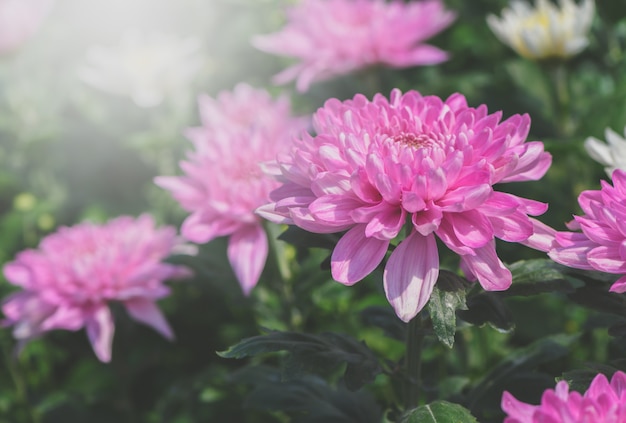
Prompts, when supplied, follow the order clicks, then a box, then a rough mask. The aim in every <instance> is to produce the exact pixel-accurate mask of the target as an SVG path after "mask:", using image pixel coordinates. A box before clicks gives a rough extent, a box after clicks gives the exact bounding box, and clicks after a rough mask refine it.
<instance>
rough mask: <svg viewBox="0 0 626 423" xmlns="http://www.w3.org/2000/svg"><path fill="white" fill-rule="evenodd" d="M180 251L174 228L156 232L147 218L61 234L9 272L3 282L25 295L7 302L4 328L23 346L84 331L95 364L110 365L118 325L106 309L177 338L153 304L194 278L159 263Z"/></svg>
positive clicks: (178, 268) (71, 229)
mask: <svg viewBox="0 0 626 423" xmlns="http://www.w3.org/2000/svg"><path fill="white" fill-rule="evenodd" d="M176 245H177V240H176V231H175V229H174V228H171V227H163V228H160V229H157V228H155V225H154V221H153V219H152V217H150V216H149V215H143V216H140V217H139V218H137V219H134V218H131V217H118V218H116V219H114V220H111V221H110V222H108V223H106V224H104V225H96V224H93V223H82V224H78V225H76V226H73V227H64V228H60V229H59V230H58V231H57V232H56V233H53V234H51V235H48V236H47V237H45V238H44V239H43V240H42V241H41V243H40V245H39V248H38V249H36V250H25V251H22V252H21V253H19V254H18V255H17V257H16V259H15V260H14V261H12V262H10V263H7V264H6V265H5V266H4V276H5V277H6V279H7V280H8V281H9V282H10V283H12V284H14V285H17V286H19V287H21V288H22V290H21V291H18V292H16V293H14V294H12V295H10V296H9V297H8V298H6V299H5V300H4V303H3V305H2V311H3V313H4V315H5V316H6V320H5V321H4V324H5V325H13V326H14V329H13V335H14V336H15V338H17V339H18V340H21V341H22V342H26V341H28V340H30V339H32V338H35V337H37V336H39V335H41V334H42V333H44V332H46V331H50V330H53V329H66V330H78V329H80V328H82V327H86V329H87V335H88V336H89V340H90V341H91V344H92V346H93V349H94V351H95V353H96V355H97V356H98V358H99V359H100V360H102V361H109V360H110V359H111V344H112V341H113V332H114V323H113V316H112V315H111V311H110V309H109V306H108V304H109V302H112V301H117V302H120V303H122V304H123V305H124V306H125V308H126V310H127V311H128V313H129V314H130V316H131V317H133V318H134V319H135V320H137V321H139V322H142V323H144V324H147V325H149V326H151V327H153V328H154V329H155V330H157V331H158V332H159V333H161V334H162V335H163V336H165V337H166V338H168V339H172V338H173V333H172V330H171V328H170V326H169V325H168V323H167V321H166V320H165V318H164V316H163V314H162V313H161V311H160V310H159V309H158V308H157V306H156V304H155V301H156V300H157V299H159V298H163V297H165V296H167V295H168V294H169V288H167V287H166V286H165V285H164V284H163V281H165V280H167V279H171V278H178V277H184V276H187V275H189V271H188V270H187V269H186V268H184V267H181V266H175V265H172V264H168V263H163V262H162V260H163V259H164V258H166V257H167V256H169V255H170V254H171V253H172V250H173V248H174V247H175V246H176Z"/></svg>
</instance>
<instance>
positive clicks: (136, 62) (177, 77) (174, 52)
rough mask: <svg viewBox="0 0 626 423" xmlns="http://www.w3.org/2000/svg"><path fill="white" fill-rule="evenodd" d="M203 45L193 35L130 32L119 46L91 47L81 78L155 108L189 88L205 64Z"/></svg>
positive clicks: (98, 87) (82, 68) (140, 104)
mask: <svg viewBox="0 0 626 423" xmlns="http://www.w3.org/2000/svg"><path fill="white" fill-rule="evenodd" d="M200 48H201V45H200V42H199V40H198V39H196V38H193V37H187V38H182V37H178V36H174V35H167V34H158V33H150V34H148V33H143V32H139V31H129V32H127V33H125V34H124V35H123V36H122V38H121V40H120V43H119V44H118V45H116V46H108V47H105V46H93V47H91V48H90V49H89V50H88V51H87V55H86V63H85V64H84V65H83V66H82V67H81V68H80V69H79V71H78V72H79V77H80V78H81V79H82V80H83V81H84V82H86V83H87V84H89V85H91V86H93V87H95V88H97V89H100V90H102V91H104V92H108V93H111V94H115V95H120V96H128V97H130V98H131V99H132V100H133V102H135V104H137V105H138V106H140V107H154V106H157V105H159V104H161V103H162V102H163V99H164V98H165V97H166V96H168V95H177V94H181V93H182V92H185V91H187V90H188V89H189V85H190V83H191V81H192V80H193V78H194V76H195V75H196V73H197V72H198V70H199V69H200V66H201V64H202V60H201V56H200Z"/></svg>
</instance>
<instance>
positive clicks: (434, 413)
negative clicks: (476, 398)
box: [400, 401, 477, 423]
mask: <svg viewBox="0 0 626 423" xmlns="http://www.w3.org/2000/svg"><path fill="white" fill-rule="evenodd" d="M476 422H477V421H476V418H475V417H474V416H472V414H471V413H470V412H469V410H467V409H465V408H463V407H462V406H460V405H458V404H453V403H450V402H447V401H435V402H433V403H430V404H427V405H422V406H421V407H417V408H415V409H413V410H410V411H409V412H408V413H406V414H405V415H404V417H402V419H401V420H400V423H476Z"/></svg>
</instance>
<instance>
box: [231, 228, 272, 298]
mask: <svg viewBox="0 0 626 423" xmlns="http://www.w3.org/2000/svg"><path fill="white" fill-rule="evenodd" d="M227 253H228V260H229V261H230V265H231V266H232V268H233V271H234V272H235V275H236V276H237V279H238V280H239V284H240V285H241V289H242V290H243V293H244V295H248V294H250V291H251V290H252V288H254V286H255V285H256V284H257V282H258V281H259V277H261V272H262V271H263V268H264V267H265V261H266V260H267V253H268V243H267V235H266V234H265V231H264V230H263V227H262V226H261V225H248V226H245V227H244V228H242V229H239V230H238V231H237V232H235V233H233V234H232V235H231V236H230V239H229V241H228V251H227Z"/></svg>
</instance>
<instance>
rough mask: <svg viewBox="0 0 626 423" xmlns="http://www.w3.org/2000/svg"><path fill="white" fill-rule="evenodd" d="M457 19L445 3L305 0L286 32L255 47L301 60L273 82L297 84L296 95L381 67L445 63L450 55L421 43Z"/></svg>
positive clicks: (290, 15) (265, 37)
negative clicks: (320, 83)
mask: <svg viewBox="0 0 626 423" xmlns="http://www.w3.org/2000/svg"><path fill="white" fill-rule="evenodd" d="M454 18H455V14H454V13H453V12H450V11H446V10H445V9H444V5H443V3H442V2H441V0H424V1H419V2H411V3H404V2H402V1H391V2H386V1H384V0H303V1H302V2H300V3H299V4H298V5H296V6H293V7H292V8H291V9H290V10H289V12H288V23H287V25H286V26H285V28H283V29H282V30H281V31H280V32H277V33H274V34H268V35H263V36H257V37H255V38H254V39H253V40H252V43H253V44H254V46H256V47H257V48H258V49H260V50H263V51H265V52H268V53H272V54H277V55H283V56H290V57H294V58H296V59H299V61H300V62H299V63H298V64H296V65H294V66H292V67H290V68H288V69H286V70H284V71H283V72H281V73H279V74H278V75H276V76H275V79H274V81H275V82H276V83H277V84H284V83H287V82H289V81H291V80H294V79H297V88H298V90H299V91H300V92H304V91H307V90H308V88H309V86H310V85H311V83H312V82H315V81H322V80H325V79H329V78H331V77H333V76H335V75H344V74H348V73H350V72H353V71H356V70H359V69H362V68H364V67H367V66H370V65H374V64H378V63H380V64H384V65H387V66H391V67H395V68H405V67H409V66H419V65H433V64H437V63H440V62H443V61H444V60H447V59H448V55H447V53H445V52H444V51H442V50H440V49H438V48H436V47H433V46H430V45H427V44H422V43H423V41H424V40H426V39H428V38H430V37H432V36H433V35H435V34H437V33H438V32H440V31H441V30H443V29H444V28H446V27H447V26H448V25H450V23H451V22H452V21H453V20H454Z"/></svg>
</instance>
